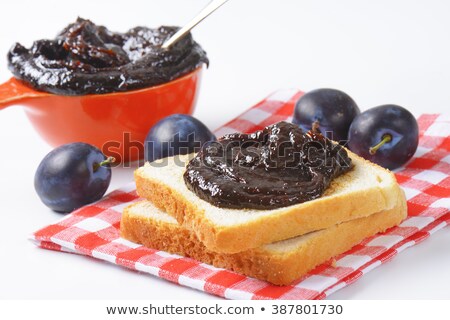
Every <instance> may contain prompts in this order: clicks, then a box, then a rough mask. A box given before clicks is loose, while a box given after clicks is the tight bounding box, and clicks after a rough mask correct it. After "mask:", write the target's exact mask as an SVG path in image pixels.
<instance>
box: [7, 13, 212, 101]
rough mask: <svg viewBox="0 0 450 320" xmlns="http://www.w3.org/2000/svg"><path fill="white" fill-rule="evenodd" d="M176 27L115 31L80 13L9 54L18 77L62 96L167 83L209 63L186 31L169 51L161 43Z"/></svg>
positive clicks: (126, 89)
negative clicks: (49, 36) (43, 37)
mask: <svg viewBox="0 0 450 320" xmlns="http://www.w3.org/2000/svg"><path fill="white" fill-rule="evenodd" d="M177 30H178V28H177V27H165V26H163V27H159V28H157V29H149V28H145V27H136V28H133V29H131V30H129V31H128V32H126V33H115V32H111V31H109V30H108V29H106V28H105V27H103V26H97V25H95V24H94V23H92V22H91V21H89V20H85V19H81V18H78V20H77V21H76V22H75V23H72V24H70V25H68V26H67V27H66V28H65V29H64V30H63V31H61V32H60V33H59V34H58V36H57V37H56V38H55V39H54V40H39V41H36V42H34V44H33V46H32V47H31V48H30V49H27V48H25V47H23V46H22V45H21V44H20V43H16V44H15V45H14V46H13V47H12V48H11V50H10V51H9V53H8V64H9V69H10V70H11V71H12V73H13V74H14V76H15V77H16V78H18V79H21V80H23V81H25V82H27V83H28V84H29V85H31V86H33V87H34V88H36V89H38V90H42V91H47V92H52V93H56V94H62V95H84V94H101V93H109V92H121V91H128V90H134V89H141V88H145V87H150V86H154V85H159V84H163V83H165V82H168V81H171V80H173V79H176V78H178V77H181V76H183V75H186V74H188V73H189V72H191V71H193V70H195V69H196V68H198V67H200V66H201V65H202V64H203V63H206V64H208V58H207V57H206V53H205V51H203V49H202V48H201V47H200V46H199V45H198V44H197V43H196V42H195V41H194V40H193V39H192V36H191V35H190V34H188V35H187V36H185V37H184V38H183V39H181V40H180V41H178V42H177V43H175V44H174V45H173V46H172V47H171V48H170V49H169V50H163V49H162V48H161V45H162V44H163V43H164V42H165V41H166V40H167V39H168V38H170V37H171V36H172V35H173V34H174V33H175V32H176V31H177Z"/></svg>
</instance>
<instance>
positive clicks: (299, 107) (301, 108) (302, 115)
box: [292, 88, 360, 141]
mask: <svg viewBox="0 0 450 320" xmlns="http://www.w3.org/2000/svg"><path fill="white" fill-rule="evenodd" d="M359 113H360V111H359V108H358V106H357V105H356V103H355V101H353V99H352V98H351V97H350V96H349V95H348V94H346V93H345V92H342V91H339V90H335V89H327V88H325V89H317V90H313V91H310V92H308V93H306V94H305V95H304V96H302V97H301V98H300V99H299V100H298V101H297V103H296V105H295V109H294V116H293V119H292V122H293V123H294V124H297V125H298V126H300V128H302V130H304V131H309V130H311V126H312V123H313V122H315V121H318V122H319V129H320V131H321V132H322V133H323V134H326V136H327V137H328V138H330V139H333V140H335V141H344V140H346V139H347V135H348V128H349V127H350V124H351V123H352V121H353V119H354V118H355V117H356V116H357V115H358V114H359Z"/></svg>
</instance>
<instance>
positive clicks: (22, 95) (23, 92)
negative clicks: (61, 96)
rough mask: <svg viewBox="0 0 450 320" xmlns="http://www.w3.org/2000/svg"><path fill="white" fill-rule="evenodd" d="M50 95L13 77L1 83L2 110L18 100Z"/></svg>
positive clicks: (0, 98) (0, 104)
mask: <svg viewBox="0 0 450 320" xmlns="http://www.w3.org/2000/svg"><path fill="white" fill-rule="evenodd" d="M48 95H50V94H49V93H47V92H41V91H37V90H34V89H32V88H31V87H28V86H26V85H25V84H23V83H22V82H21V81H20V80H17V79H16V78H11V79H9V80H8V81H6V82H5V83H2V84H0V110H2V109H4V108H6V107H9V106H12V105H14V104H16V103H18V102H21V101H24V100H27V99H32V98H40V97H45V96H48Z"/></svg>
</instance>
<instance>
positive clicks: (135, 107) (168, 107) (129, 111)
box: [0, 68, 202, 162]
mask: <svg viewBox="0 0 450 320" xmlns="http://www.w3.org/2000/svg"><path fill="white" fill-rule="evenodd" d="M201 72H202V68H198V69H196V70H194V71H193V72H191V73H189V74H187V75H185V76H183V77H181V78H178V79H176V80H173V81H171V82H168V83H165V84H162V85H159V86H153V87H149V88H145V89H140V90H133V91H128V92H117V93H108V94H97V95H80V96H63V95H55V94H50V93H46V92H40V91H36V90H34V89H32V88H30V87H28V86H26V85H24V84H23V83H22V82H21V81H19V80H16V79H14V78H12V79H10V80H9V81H8V82H6V83H4V84H2V85H0V109H2V108H4V107H7V106H10V105H14V104H20V105H22V106H24V107H25V112H26V114H27V116H28V118H29V119H30V121H31V123H32V124H33V126H34V128H35V129H36V131H37V132H38V133H39V134H40V135H41V136H42V138H43V139H44V140H45V141H47V142H48V143H49V144H50V145H52V146H54V147H57V146H60V145H62V144H65V143H70V142H86V143H90V144H92V145H95V146H97V147H98V148H99V149H101V150H102V151H103V153H105V155H107V156H114V157H116V158H117V160H118V161H121V162H131V161H135V160H139V159H142V158H143V157H144V148H143V142H144V139H145V137H146V135H147V132H148V131H149V129H150V128H151V127H152V126H153V125H154V124H155V123H156V122H157V121H159V120H160V119H162V118H164V117H166V116H168V115H171V114H174V113H184V114H192V112H193V111H194V107H195V103H196V100H197V95H198V92H199V86H200V78H201Z"/></svg>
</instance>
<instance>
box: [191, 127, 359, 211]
mask: <svg viewBox="0 0 450 320" xmlns="http://www.w3.org/2000/svg"><path fill="white" fill-rule="evenodd" d="M351 168H352V161H351V158H349V156H348V154H347V151H346V150H345V149H344V148H343V147H342V146H340V145H339V144H337V143H334V142H332V141H331V140H329V139H327V138H325V137H324V136H323V135H322V134H321V133H320V131H319V130H318V129H314V131H310V132H307V133H304V132H303V131H302V129H300V128H299V127H298V126H296V125H294V124H292V123H288V122H284V121H282V122H278V123H276V124H273V125H271V126H268V127H266V128H264V129H263V130H261V131H256V132H254V133H251V134H241V133H235V134H229V135H225V136H224V137H222V138H220V139H219V140H218V141H217V142H210V143H208V144H206V145H204V146H203V147H202V149H201V150H200V151H199V152H198V153H197V154H196V155H195V157H194V158H193V159H192V160H191V161H190V162H189V163H188V165H187V167H186V171H185V173H184V181H185V183H186V186H187V187H188V188H189V189H190V190H191V191H192V192H194V193H195V194H196V195H197V196H198V197H200V198H201V199H203V200H205V201H207V202H209V203H211V204H213V205H215V206H217V207H222V208H236V209H237V208H239V209H242V208H249V209H274V208H281V207H286V206H289V205H293V204H297V203H302V202H305V201H309V200H313V199H316V198H318V197H320V196H321V195H322V194H323V193H324V191H325V190H326V189H327V188H328V186H329V185H330V183H331V181H332V180H333V179H334V178H336V177H337V176H339V175H341V174H343V173H345V172H347V171H349V170H350V169H351Z"/></svg>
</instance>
